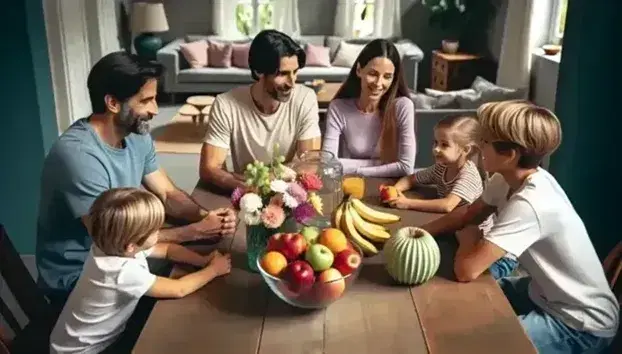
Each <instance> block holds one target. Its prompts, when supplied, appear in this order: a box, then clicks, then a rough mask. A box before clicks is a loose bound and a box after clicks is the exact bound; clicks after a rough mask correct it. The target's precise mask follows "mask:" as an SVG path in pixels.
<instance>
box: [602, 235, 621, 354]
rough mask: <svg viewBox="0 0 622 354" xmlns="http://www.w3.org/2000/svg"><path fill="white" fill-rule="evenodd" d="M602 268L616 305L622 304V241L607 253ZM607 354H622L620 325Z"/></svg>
mask: <svg viewBox="0 0 622 354" xmlns="http://www.w3.org/2000/svg"><path fill="white" fill-rule="evenodd" d="M603 268H604V270H605V274H606V275H607V280H608V281H609V286H610V287H611V289H613V293H614V294H615V295H616V298H617V299H618V303H622V241H620V242H618V244H617V245H616V246H615V247H614V248H613V250H612V251H611V252H609V254H608V255H607V258H605V261H604V262H603ZM608 353H612V354H613V353H616V354H617V353H622V325H621V326H619V327H618V334H617V335H616V338H615V339H614V341H613V343H611V346H610V347H609V348H608Z"/></svg>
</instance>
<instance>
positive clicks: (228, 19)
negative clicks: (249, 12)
mask: <svg viewBox="0 0 622 354" xmlns="http://www.w3.org/2000/svg"><path fill="white" fill-rule="evenodd" d="M237 5H238V4H237V1H234V0H212V23H213V24H214V25H213V26H214V27H213V30H214V34H216V35H218V36H223V37H227V38H235V37H243V35H242V34H241V33H240V31H238V28H237V27H236V24H235V23H236V21H235V8H236V6H237Z"/></svg>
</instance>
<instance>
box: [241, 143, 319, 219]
mask: <svg viewBox="0 0 622 354" xmlns="http://www.w3.org/2000/svg"><path fill="white" fill-rule="evenodd" d="M284 161H285V157H284V156H282V155H278V144H277V145H276V146H275V148H274V156H273V158H272V161H270V162H269V163H268V164H264V163H263V162H261V161H255V162H253V163H249V164H248V165H247V166H246V170H245V171H244V177H245V178H246V182H245V186H244V187H241V188H240V187H238V188H236V189H235V190H234V191H233V193H232V195H231V203H232V204H233V207H234V208H235V209H237V210H238V211H240V212H241V218H242V220H243V221H244V223H245V224H246V225H249V226H252V225H263V226H265V227H266V228H268V229H277V228H279V227H280V226H281V225H282V224H283V222H284V221H285V220H286V219H287V218H288V217H293V219H294V220H295V221H296V222H297V223H299V224H306V223H307V222H309V221H310V220H312V219H313V217H315V216H316V215H322V200H321V198H320V197H319V196H318V195H317V192H318V191H319V190H320V189H322V180H321V179H320V178H319V177H318V175H317V174H315V173H301V174H296V172H294V171H293V170H292V169H290V168H289V167H287V166H285V165H284V164H283V162H284Z"/></svg>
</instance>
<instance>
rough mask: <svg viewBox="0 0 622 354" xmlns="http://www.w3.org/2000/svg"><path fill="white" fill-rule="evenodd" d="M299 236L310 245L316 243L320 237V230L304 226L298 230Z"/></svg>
mask: <svg viewBox="0 0 622 354" xmlns="http://www.w3.org/2000/svg"><path fill="white" fill-rule="evenodd" d="M300 234H301V235H302V236H303V237H304V238H305V240H307V243H308V244H310V245H312V244H314V243H316V242H317V239H318V237H320V229H319V228H317V227H315V226H304V227H303V228H302V230H300Z"/></svg>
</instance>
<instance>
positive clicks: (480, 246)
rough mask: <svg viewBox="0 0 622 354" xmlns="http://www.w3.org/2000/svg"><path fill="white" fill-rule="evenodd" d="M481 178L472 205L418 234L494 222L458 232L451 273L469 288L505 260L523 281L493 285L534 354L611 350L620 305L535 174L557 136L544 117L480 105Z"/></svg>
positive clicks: (566, 214)
mask: <svg viewBox="0 0 622 354" xmlns="http://www.w3.org/2000/svg"><path fill="white" fill-rule="evenodd" d="M477 115H478V117H479V119H480V123H481V126H482V132H481V133H482V141H481V144H480V145H481V150H482V157H483V158H484V168H485V169H486V170H487V171H488V172H489V173H490V174H493V176H492V177H491V179H490V181H489V183H488V185H487V186H486V189H485V190H484V193H483V194H482V196H481V198H479V199H478V200H477V201H475V202H474V203H473V204H471V205H470V206H467V207H464V208H459V209H456V210H455V211H454V212H452V213H450V214H447V215H446V216H444V217H442V218H440V219H437V220H435V221H433V222H431V223H429V224H427V225H424V226H423V228H424V229H426V230H428V231H429V232H431V233H432V234H439V233H444V232H451V231H456V230H461V229H463V228H464V227H465V226H467V225H470V224H476V223H477V222H478V221H479V220H481V219H482V218H486V217H488V216H490V215H491V214H492V213H496V214H497V215H496V217H495V220H494V224H493V226H492V228H491V229H490V231H488V232H487V233H486V234H484V235H483V237H482V236H481V234H478V233H476V232H457V233H456V238H457V239H458V243H459V248H458V250H457V252H456V258H455V265H454V271H455V274H456V278H457V279H458V280H459V281H463V282H468V281H471V280H473V279H475V278H477V277H478V276H479V275H480V274H482V273H483V272H484V271H486V269H488V268H489V267H490V265H491V264H493V263H494V262H496V261H497V260H498V259H499V258H501V257H503V255H505V254H506V253H510V254H513V255H515V256H516V257H518V260H519V262H520V264H521V266H522V267H523V268H524V269H525V270H526V271H527V272H528V273H529V274H530V276H527V277H508V278H502V279H500V280H499V285H500V286H501V288H502V289H503V291H504V293H505V295H506V297H507V298H508V300H509V301H510V303H511V304H512V307H513V308H514V311H515V312H516V313H517V315H518V317H519V320H520V322H521V324H522V325H523V328H524V329H525V331H526V332H527V334H528V336H529V338H530V339H531V341H532V342H533V344H534V345H535V347H536V348H537V349H538V352H539V353H545V354H546V353H596V352H599V351H600V350H602V349H604V348H606V347H607V346H608V345H609V343H611V341H612V340H613V337H614V336H615V334H616V331H617V328H618V326H619V310H620V307H619V304H618V302H617V300H616V298H615V295H614V294H613V292H612V290H611V289H610V288H609V285H608V283H607V279H606V278H605V274H604V271H603V268H602V265H601V263H600V260H599V259H598V256H597V254H596V251H595V250H594V246H593V245H592V242H591V240H590V238H589V235H588V233H587V230H586V228H585V225H584V224H583V221H582V220H581V218H580V217H579V215H578V214H577V212H576V211H575V209H574V207H573V206H572V204H571V202H570V200H569V199H568V197H567V196H566V194H565V192H564V190H563V189H562V188H561V186H560V185H559V184H558V183H557V181H556V180H555V178H554V177H553V176H552V175H551V174H549V173H548V172H547V171H545V170H544V169H542V168H540V167H538V166H539V164H540V162H541V160H542V158H543V157H544V156H546V155H548V154H550V153H552V152H553V151H555V150H556V149H557V147H558V146H559V144H560V142H561V127H560V124H559V120H558V119H557V117H556V116H555V115H554V114H553V113H552V112H550V111H549V110H547V109H545V108H542V107H538V106H535V105H533V104H530V103H528V102H525V101H504V102H494V103H487V104H484V105H482V106H481V107H480V108H479V109H478V112H477Z"/></svg>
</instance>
